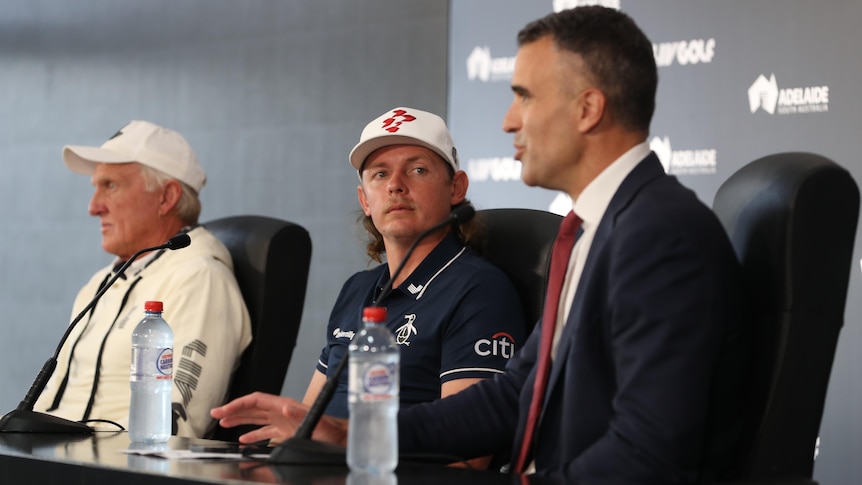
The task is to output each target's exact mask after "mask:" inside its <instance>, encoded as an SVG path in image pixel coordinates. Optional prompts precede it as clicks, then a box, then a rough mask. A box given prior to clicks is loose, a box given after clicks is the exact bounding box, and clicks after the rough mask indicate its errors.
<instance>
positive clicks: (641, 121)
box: [518, 6, 658, 132]
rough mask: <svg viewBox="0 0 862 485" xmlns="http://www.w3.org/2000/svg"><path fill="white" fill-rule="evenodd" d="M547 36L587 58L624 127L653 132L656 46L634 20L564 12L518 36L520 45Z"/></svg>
mask: <svg viewBox="0 0 862 485" xmlns="http://www.w3.org/2000/svg"><path fill="white" fill-rule="evenodd" d="M545 36H550V37H551V38H552V40H553V42H554V45H555V46H556V47H558V48H559V49H561V50H567V51H570V52H572V53H575V54H577V55H579V56H580V57H581V59H583V61H584V65H585V68H586V69H587V71H588V72H587V73H586V74H587V75H588V77H590V78H591V79H590V81H592V82H594V83H596V87H597V88H599V89H600V90H601V91H602V92H603V93H604V94H605V97H606V98H607V100H608V107H609V109H610V113H611V114H612V115H613V116H614V117H615V119H617V120H618V121H619V123H620V124H622V125H623V126H624V127H626V128H627V129H629V130H633V131H645V132H649V125H650V121H651V120H652V115H653V113H654V112H655V94H656V88H657V87H658V71H657V69H656V64H655V55H654V54H653V49H652V43H651V42H650V40H649V39H648V38H647V36H646V35H645V34H644V33H643V31H641V29H640V28H639V27H638V26H637V24H635V22H634V20H632V19H631V17H629V16H628V15H626V14H624V13H622V12H620V11H618V10H615V9H612V8H606V7H599V6H586V7H576V8H572V9H569V10H563V11H561V12H558V13H552V14H550V15H547V16H545V17H543V18H540V19H538V20H534V21H533V22H530V23H529V24H527V25H526V26H525V27H524V28H523V29H521V31H520V32H519V33H518V45H519V46H523V45H524V44H529V43H531V42H534V41H537V40H539V39H540V38H543V37H545Z"/></svg>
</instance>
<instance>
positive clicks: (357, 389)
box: [347, 307, 400, 475]
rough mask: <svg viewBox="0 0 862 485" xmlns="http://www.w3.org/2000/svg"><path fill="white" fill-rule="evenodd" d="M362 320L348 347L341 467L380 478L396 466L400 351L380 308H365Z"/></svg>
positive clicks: (384, 314)
mask: <svg viewBox="0 0 862 485" xmlns="http://www.w3.org/2000/svg"><path fill="white" fill-rule="evenodd" d="M362 321H363V323H364V327H363V329H362V330H361V331H360V332H359V333H358V334H357V335H356V337H354V338H353V340H352V341H351V342H350V347H349V352H350V361H349V363H348V364H349V365H348V368H349V369H350V372H349V374H350V375H349V381H348V385H349V392H348V398H347V404H348V407H349V410H350V426H349V429H348V434H347V465H348V466H349V467H350V469H351V470H353V471H357V472H365V473H371V474H378V475H383V474H386V473H387V472H391V471H393V470H395V467H396V465H398V427H397V418H398V391H399V371H398V364H399V359H400V353H399V352H400V351H399V349H398V344H397V343H396V342H395V337H393V335H392V332H390V331H389V329H388V328H386V309H385V308H382V307H366V308H365V309H363V311H362Z"/></svg>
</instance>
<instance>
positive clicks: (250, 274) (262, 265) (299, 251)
mask: <svg viewBox="0 0 862 485" xmlns="http://www.w3.org/2000/svg"><path fill="white" fill-rule="evenodd" d="M204 226H206V228H207V229H208V230H209V231H210V232H212V233H213V234H214V235H215V236H216V237H217V238H218V239H219V240H220V241H221V242H222V243H223V244H224V245H225V246H227V248H228V250H229V251H230V255H231V257H232V258H233V265H234V274H235V275H236V279H237V282H238V283H239V287H240V290H241V291H242V296H243V299H244V300H245V304H246V306H247V307H248V311H249V314H250V315H251V325H252V336H253V341H252V343H251V345H250V346H249V347H248V349H246V351H245V353H243V355H242V358H241V360H240V364H239V367H238V368H237V370H236V372H235V373H234V376H233V378H232V379H231V383H230V387H229V389H228V396H227V400H228V401H229V400H231V399H234V398H236V397H239V396H243V395H245V394H248V393H250V392H253V391H263V392H267V393H270V394H279V393H281V388H282V386H283V384H284V377H285V374H286V373H287V366H288V364H289V363H290V358H291V356H292V354H293V348H294V347H295V346H296V337H297V334H298V332H299V323H300V320H301V318H302V308H303V304H304V302H305V290H306V285H307V282H308V268H309V265H310V264H311V238H310V237H309V235H308V231H306V230H305V229H304V228H303V227H302V226H299V225H297V224H294V223H291V222H287V221H283V220H279V219H274V218H271V217H264V216H253V215H244V216H233V217H225V218H223V219H217V220H214V221H210V222H207V223H206V224H204ZM251 428H252V427H250V426H240V427H236V428H230V429H225V428H221V427H220V426H216V428H215V430H214V431H213V433H212V435H211V436H210V438H213V439H219V440H224V441H236V439H237V437H238V436H239V435H240V434H242V433H243V432H246V431H248V430H249V429H251Z"/></svg>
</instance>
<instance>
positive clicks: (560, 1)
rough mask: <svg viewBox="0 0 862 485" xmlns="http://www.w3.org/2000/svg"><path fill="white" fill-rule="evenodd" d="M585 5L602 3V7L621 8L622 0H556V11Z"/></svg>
mask: <svg viewBox="0 0 862 485" xmlns="http://www.w3.org/2000/svg"><path fill="white" fill-rule="evenodd" d="M584 5H601V6H602V7H608V8H615V9H617V10H619V9H620V0H554V12H559V11H561V10H567V9H570V8H575V7H581V6H584Z"/></svg>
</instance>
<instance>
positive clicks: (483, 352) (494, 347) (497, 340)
mask: <svg viewBox="0 0 862 485" xmlns="http://www.w3.org/2000/svg"><path fill="white" fill-rule="evenodd" d="M473 350H474V351H475V352H476V354H477V355H479V356H481V357H487V356H489V355H493V356H495V357H503V358H504V359H511V358H512V356H513V355H515V339H513V338H512V336H511V335H509V334H508V333H506V332H497V333H495V334H494V335H492V336H491V338H490V339H487V338H483V339H479V340H477V341H476V343H475V344H473Z"/></svg>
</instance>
